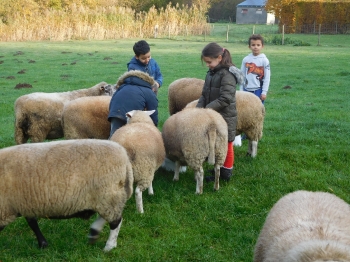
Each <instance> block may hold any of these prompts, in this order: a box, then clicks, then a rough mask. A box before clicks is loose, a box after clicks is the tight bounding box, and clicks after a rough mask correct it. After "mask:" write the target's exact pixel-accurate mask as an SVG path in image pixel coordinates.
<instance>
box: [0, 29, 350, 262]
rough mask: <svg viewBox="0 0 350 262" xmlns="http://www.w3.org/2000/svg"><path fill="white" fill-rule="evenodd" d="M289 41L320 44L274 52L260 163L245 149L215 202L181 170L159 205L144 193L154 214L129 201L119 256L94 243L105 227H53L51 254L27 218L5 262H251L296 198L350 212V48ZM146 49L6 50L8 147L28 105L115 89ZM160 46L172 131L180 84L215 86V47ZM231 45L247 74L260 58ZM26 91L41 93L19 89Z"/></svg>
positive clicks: (2, 257) (2, 73)
mask: <svg viewBox="0 0 350 262" xmlns="http://www.w3.org/2000/svg"><path fill="white" fill-rule="evenodd" d="M248 37H249V35H247V36H246V37H245V39H247V38H248ZM288 37H290V38H292V39H295V40H301V41H305V42H308V43H310V44H311V45H310V46H293V45H285V46H275V45H270V44H267V45H266V46H265V49H264V52H265V54H266V55H267V57H268V58H269V60H270V63H271V71H272V76H271V86H270V92H269V94H268V97H267V101H266V104H265V106H266V119H265V126H264V136H263V139H262V140H261V142H260V143H259V148H258V156H257V158H255V159H251V158H249V157H247V156H246V150H247V141H244V142H243V146H242V147H236V148H235V170H234V172H235V176H234V178H233V179H232V180H231V181H230V182H229V183H221V188H220V190H219V191H218V192H214V191H213V189H212V188H213V184H212V183H210V184H207V183H206V184H205V185H204V193H203V195H200V196H197V195H195V194H194V192H195V182H194V179H193V172H192V171H191V170H188V171H187V172H186V173H185V174H183V175H180V181H178V182H173V181H172V177H173V174H172V173H171V172H167V171H164V170H158V171H157V173H156V175H155V179H154V190H155V195H154V196H148V195H147V192H145V193H144V208H145V214H143V215H140V214H138V213H137V212H136V207H135V200H134V198H132V199H130V200H129V202H128V203H127V206H126V208H125V210H124V222H123V225H122V228H121V231H120V235H119V238H118V247H117V248H116V249H114V250H112V251H111V252H110V253H108V254H105V253H103V251H102V248H103V247H104V245H105V242H106V240H107V237H108V234H109V230H108V227H107V226H106V227H105V228H104V230H103V233H102V235H101V238H100V240H99V241H98V242H97V244H95V245H93V246H89V245H87V239H86V236H87V233H88V229H89V225H90V224H91V222H92V221H93V218H91V219H90V220H88V221H84V220H79V219H71V220H48V219H41V220H40V227H41V229H42V231H43V233H44V235H45V236H46V238H47V239H48V241H49V247H48V248H47V249H45V250H40V249H38V248H37V242H36V239H35V237H34V235H33V233H32V232H31V230H30V229H29V227H28V225H27V224H26V222H25V220H24V219H23V218H18V219H17V220H16V221H15V222H13V223H12V224H10V225H9V226H7V227H6V228H5V229H4V230H3V231H2V232H1V233H0V261H2V262H5V261H115V260H118V261H251V260H252V256H253V249H254V245H255V242H256V239H257V237H258V234H259V231H260V229H261V227H262V225H263V223H264V220H265V217H266V215H267V213H268V211H269V210H270V208H271V207H272V205H273V204H274V203H275V202H276V201H277V200H278V199H279V198H280V197H282V196H283V195H285V194H286V193H289V192H292V191H294V190H299V189H304V190H311V191H327V192H331V193H334V194H336V195H337V196H339V197H341V198H342V199H344V200H345V201H347V202H350V194H349V192H350V191H349V188H350V183H349V167H348V164H347V163H348V159H349V157H350V155H349V146H350V142H349V135H350V131H349V130H350V116H349V111H350V103H349V101H348V99H349V94H350V91H349V86H350V69H349V68H350V62H349V57H348V55H346V54H347V52H348V49H349V47H350V39H349V37H348V36H322V44H321V45H319V46H318V45H317V43H318V39H317V36H316V35H305V36H304V35H290V36H288ZM241 39H244V37H242V38H241ZM137 40H138V39H129V40H116V41H72V42H30V43H29V42H25V43H21V42H16V43H4V42H2V43H0V50H1V53H0V61H1V64H0V68H1V70H0V119H1V124H0V148H4V147H7V146H12V145H14V144H15V142H14V138H13V131H14V128H13V126H14V113H13V103H14V101H15V99H16V98H17V97H19V96H21V95H23V94H26V93H31V92H37V91H43V92H61V91H68V90H74V89H78V88H86V87H91V86H93V85H95V84H96V83H99V82H101V81H106V82H108V83H115V82H116V80H117V79H118V77H119V76H120V75H121V74H122V73H124V72H125V71H126V63H127V62H128V61H129V60H130V58H131V56H132V45H133V43H134V42H136V41H137ZM148 41H149V43H150V44H151V51H152V55H153V57H154V58H155V59H156V60H157V61H158V63H159V65H160V67H161V69H162V72H163V75H164V85H163V87H162V88H161V89H160V93H159V95H158V96H159V110H160V128H161V126H162V124H163V123H164V121H165V120H166V119H167V117H168V111H167V87H168V85H169V84H170V83H171V82H172V81H174V80H176V79H178V78H182V77H197V78H202V79H203V78H204V76H205V73H206V71H207V69H206V67H205V66H202V64H201V61H200V52H201V50H202V48H203V47H204V46H205V44H206V43H207V42H204V41H200V40H195V41H174V40H164V39H149V40H148ZM219 43H220V44H222V45H223V46H224V47H225V48H227V49H229V50H230V51H231V53H232V57H233V61H234V62H235V63H236V64H237V65H238V66H240V63H241V61H242V59H243V57H244V56H245V55H246V54H248V53H249V49H248V48H247V46H246V44H244V43H242V42H231V43H226V42H225V41H224V40H222V41H220V42H219ZM19 72H22V73H19ZM24 83H26V84H30V85H31V86H32V87H31V88H21V89H16V88H15V87H16V85H18V84H24ZM207 168H208V167H207ZM0 183H1V181H0Z"/></svg>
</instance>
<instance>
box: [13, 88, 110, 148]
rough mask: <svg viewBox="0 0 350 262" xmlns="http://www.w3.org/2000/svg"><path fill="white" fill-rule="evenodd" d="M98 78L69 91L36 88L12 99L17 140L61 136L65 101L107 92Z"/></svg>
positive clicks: (38, 139)
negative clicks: (94, 82) (82, 86)
mask: <svg viewBox="0 0 350 262" xmlns="http://www.w3.org/2000/svg"><path fill="white" fill-rule="evenodd" d="M107 85H108V84H107V83H105V82H101V83H99V84H97V85H95V86H93V87H90V88H85V89H79V90H74V91H68V92H57V93H42V92H36V93H31V94H27V95H23V96H20V97H19V98H17V99H16V101H15V103H14V110H15V141H16V144H23V143H26V142H27V141H28V140H29V139H30V140H31V142H33V143H37V142H43V141H44V140H45V139H57V138H61V137H63V129H62V126H61V117H62V111H63V107H64V105H65V103H67V102H69V101H71V100H74V99H77V98H79V97H84V96H100V95H106V92H105V86H107Z"/></svg>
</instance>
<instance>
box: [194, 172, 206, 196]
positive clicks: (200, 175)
mask: <svg viewBox="0 0 350 262" xmlns="http://www.w3.org/2000/svg"><path fill="white" fill-rule="evenodd" d="M195 176H196V181H197V185H196V194H202V193H203V176H204V171H203V167H200V168H199V170H195Z"/></svg>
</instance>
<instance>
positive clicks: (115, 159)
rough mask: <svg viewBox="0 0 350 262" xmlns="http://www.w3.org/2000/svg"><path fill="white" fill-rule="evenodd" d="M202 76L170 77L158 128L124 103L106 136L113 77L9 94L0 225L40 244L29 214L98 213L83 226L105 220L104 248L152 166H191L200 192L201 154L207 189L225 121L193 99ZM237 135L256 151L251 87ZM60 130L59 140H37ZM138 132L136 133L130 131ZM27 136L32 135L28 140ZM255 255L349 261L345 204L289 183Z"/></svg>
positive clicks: (0, 164) (257, 109) (259, 123)
mask: <svg viewBox="0 0 350 262" xmlns="http://www.w3.org/2000/svg"><path fill="white" fill-rule="evenodd" d="M203 83H204V81H203V80H201V79H196V78H181V79H178V80H176V81H174V82H173V83H171V84H170V85H169V89H168V106H169V115H170V116H169V118H168V119H167V120H166V121H165V123H164V125H163V128H162V132H160V131H159V130H158V128H157V127H156V126H154V124H153V122H152V120H151V118H150V116H149V115H150V114H152V112H149V111H131V112H129V113H128V114H127V117H128V123H127V124H126V125H125V126H123V127H121V128H120V129H118V130H117V131H116V132H115V133H114V135H113V136H112V137H111V138H110V140H108V137H109V132H110V123H109V122H108V120H107V116H108V108H109V102H110V99H111V96H112V94H113V93H114V92H115V89H116V88H117V86H115V85H109V84H107V83H105V82H101V83H98V84H97V85H95V86H93V87H91V88H86V89H79V90H75V91H70V92H60V93H31V94H28V95H24V96H21V97H19V98H18V99H17V100H16V101H15V141H16V144H17V145H16V146H12V147H8V148H3V149H0V181H1V183H0V231H1V230H2V229H4V228H5V226H6V225H8V224H9V223H11V222H12V221H14V220H15V219H16V218H17V217H18V216H23V217H25V218H26V220H27V222H28V224H29V226H30V227H31V229H32V230H33V231H34V233H35V235H36V238H37V240H38V245H39V247H41V248H44V247H46V246H47V245H48V243H47V241H46V239H45V237H44V236H43V234H42V233H41V231H40V229H39V226H38V223H37V218H40V217H46V218H70V217H81V218H89V217H90V216H91V215H92V214H94V213H98V215H99V217H98V218H97V220H96V221H95V222H93V224H92V225H91V227H90V234H89V240H90V242H94V241H96V239H97V238H98V236H99V232H100V231H101V230H102V228H103V226H104V224H105V223H106V222H108V223H109V227H110V235H109V238H108V240H107V242H106V245H105V248H104V250H105V251H109V250H111V249H113V248H114V247H116V246H117V237H118V234H119V230H120V227H121V223H122V212H123V208H124V206H125V203H126V201H127V200H128V199H129V198H130V197H131V196H132V193H133V192H134V187H133V185H134V183H135V184H136V188H135V198H136V208H137V211H138V212H140V213H143V212H144V209H143V202H142V192H143V191H145V190H146V189H148V193H149V194H153V187H152V181H153V179H154V173H155V172H156V170H157V169H158V168H159V167H160V166H161V165H162V164H163V163H164V162H165V160H166V159H170V160H172V161H173V162H174V163H175V170H174V180H178V179H179V173H180V166H189V167H191V169H192V170H193V171H194V173H195V179H196V191H195V192H196V193H197V194H201V193H202V192H203V176H204V171H203V163H204V162H205V161H207V162H208V163H209V164H212V165H214V170H215V176H216V179H215V183H214V189H215V190H219V173H220V172H219V170H220V166H222V164H223V163H224V161H225V157H226V151H227V125H226V122H225V121H224V120H223V118H222V117H221V115H220V114H219V113H217V112H215V111H213V110H211V109H203V108H201V109H200V108H196V107H195V105H196V100H197V99H198V98H199V97H200V95H201V88H202V87H203ZM236 101H237V103H236V104H237V112H238V124H237V130H236V134H237V135H239V134H241V133H245V134H246V136H247V138H248V140H249V146H248V154H249V155H250V156H252V157H256V155H257V146H258V141H259V140H260V139H261V138H262V132H263V122H264V116H265V108H264V106H263V105H262V103H261V101H260V99H258V98H257V97H256V96H255V95H253V94H251V93H249V92H243V91H237V93H236ZM58 138H65V140H61V141H53V142H44V141H45V140H51V139H58ZM135 138H136V139H135ZM28 141H31V142H32V143H26V142H28ZM254 261H350V209H349V205H348V204H347V203H345V202H344V201H343V200H341V199H339V198H338V197H336V196H334V195H331V194H328V193H321V192H307V191H297V192H294V193H291V194H288V195H287V196H285V197H283V198H282V199H280V200H279V201H278V202H277V203H276V204H275V206H274V207H273V208H272V210H271V211H270V213H269V215H268V217H267V219H266V222H265V224H264V227H263V229H262V231H261V233H260V235H259V238H258V241H257V244H256V247H255V254H254Z"/></svg>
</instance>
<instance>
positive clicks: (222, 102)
mask: <svg viewBox="0 0 350 262" xmlns="http://www.w3.org/2000/svg"><path fill="white" fill-rule="evenodd" d="M235 96H236V78H235V77H234V76H233V74H231V73H229V72H227V73H226V74H225V75H224V76H223V77H222V79H221V86H220V95H219V97H218V99H215V100H213V101H212V102H210V103H209V104H208V105H207V106H206V107H207V108H212V109H214V110H215V111H218V112H220V111H221V110H222V109H223V108H225V107H227V106H229V105H230V103H232V102H234V101H233V97H235Z"/></svg>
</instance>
